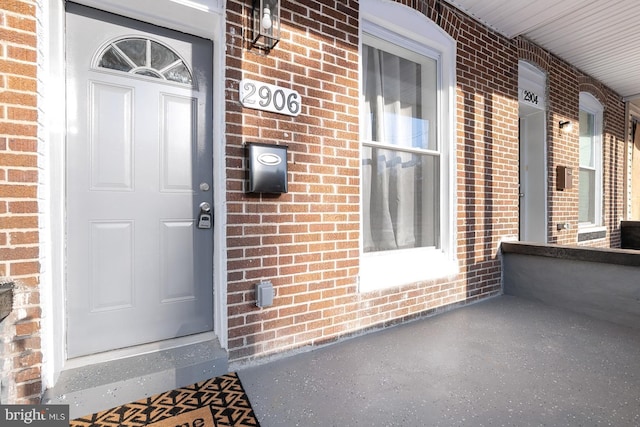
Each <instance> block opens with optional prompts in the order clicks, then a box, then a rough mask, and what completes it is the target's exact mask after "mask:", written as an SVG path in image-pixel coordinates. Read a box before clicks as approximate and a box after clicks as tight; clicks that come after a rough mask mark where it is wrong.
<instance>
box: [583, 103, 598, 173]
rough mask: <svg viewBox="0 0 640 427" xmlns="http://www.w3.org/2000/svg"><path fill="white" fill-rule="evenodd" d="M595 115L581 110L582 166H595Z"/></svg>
mask: <svg viewBox="0 0 640 427" xmlns="http://www.w3.org/2000/svg"><path fill="white" fill-rule="evenodd" d="M593 125H594V115H593V114H590V113H588V112H586V111H580V166H581V167H589V168H592V167H593V166H594V158H593V157H594V154H595V152H594V146H593V142H594V141H593V139H594V128H593Z"/></svg>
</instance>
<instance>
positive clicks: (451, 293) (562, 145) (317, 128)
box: [226, 0, 624, 361]
mask: <svg viewBox="0 0 640 427" xmlns="http://www.w3.org/2000/svg"><path fill="white" fill-rule="evenodd" d="M249 3H250V2H246V1H239V0H229V1H228V2H227V7H228V13H227V18H228V28H227V35H228V39H227V42H228V51H227V75H226V88H227V94H226V97H227V105H226V108H227V117H226V118H227V141H226V143H227V146H226V150H227V156H228V157H227V167H228V176H229V178H230V179H229V181H228V185H227V200H228V212H229V216H228V227H227V234H228V245H229V251H228V265H227V267H228V303H229V350H230V357H231V359H232V360H235V361H242V360H245V359H249V358H252V357H256V356H263V355H267V354H269V353H273V352H276V351H282V350H286V349H290V348H294V347H300V346H304V345H309V344H318V343H323V342H327V341H331V340H335V339H337V338H338V337H340V336H345V335H350V334H354V333H358V332H361V331H363V330H367V329H370V328H374V327H378V326H384V325H388V324H391V323H394V322H398V321H401V320H406V319H409V318H412V317H415V316H421V315H425V314H430V313H432V312H434V311H438V310H440V309H443V308H446V307H448V306H450V305H452V304H453V305H454V306H455V305H457V304H460V303H466V302H470V301H476V300H478V299H481V298H484V297H488V296H491V295H496V294H498V293H499V292H500V262H499V259H498V258H497V250H498V247H499V242H500V241H501V240H502V239H504V238H513V237H515V236H517V235H518V203H519V198H518V92H517V90H518V87H517V86H518V60H519V59H525V60H528V61H530V62H532V63H534V64H536V65H537V66H538V67H540V68H541V69H543V70H545V71H546V72H547V74H548V99H549V104H548V105H549V106H548V117H547V125H548V132H547V135H548V141H547V146H548V154H547V158H548V171H549V182H548V199H549V218H548V223H549V241H550V242H551V243H559V244H576V243H577V228H578V227H577V216H578V199H577V197H578V193H577V191H578V190H577V182H574V184H575V185H574V189H572V190H569V191H564V192H560V191H557V190H556V189H555V167H556V165H566V166H569V167H572V168H573V170H574V171H576V175H577V170H578V133H577V132H578V126H574V131H573V133H570V134H567V133H561V132H560V131H559V129H558V126H557V123H558V122H559V121H560V120H561V119H565V120H566V119H569V120H572V121H573V122H574V123H577V119H578V94H579V91H580V90H586V88H588V85H589V79H588V77H587V76H584V75H583V74H582V73H580V71H579V70H576V69H575V68H573V67H571V66H569V65H568V64H566V63H564V62H563V61H561V60H559V59H558V58H556V57H554V56H553V55H551V54H549V53H548V52H545V51H543V50H542V49H540V48H539V47H538V46H536V45H534V44H532V43H530V42H529V41H527V40H525V39H521V38H518V39H515V40H509V39H506V38H504V37H502V36H500V35H499V34H497V33H495V32H493V31H492V30H489V29H488V28H486V27H484V26H483V25H481V24H479V23H478V22H476V21H474V20H473V19H470V18H469V17H467V16H466V15H464V14H463V13H461V12H460V11H458V10H457V9H455V8H453V7H451V6H450V5H448V4H446V3H443V2H436V1H428V0H423V1H420V0H398V3H402V4H404V5H405V6H407V7H412V8H415V9H416V10H418V11H420V12H421V13H423V14H425V15H426V16H427V17H429V18H430V19H431V20H433V21H434V22H436V23H438V24H439V25H440V26H441V27H442V28H443V29H444V30H445V31H446V32H448V33H449V34H450V35H451V36H452V37H453V38H454V39H455V40H456V41H457V49H458V50H457V55H458V56H457V146H456V156H457V171H456V178H457V183H456V184H457V186H456V190H457V194H456V196H457V200H456V201H457V250H458V258H459V263H460V274H459V275H457V276H456V277H449V278H446V279H441V280H435V281H428V282H421V283H415V284H410V285H407V286H402V287H399V288H395V289H389V290H384V291H379V292H372V293H358V292H357V286H356V283H357V276H358V271H359V270H358V269H359V252H358V239H359V230H360V223H359V222H360V217H359V210H358V203H359V176H360V170H359V164H360V163H359V143H358V80H359V76H358V58H357V52H358V43H359V41H358V25H359V23H358V8H359V5H358V1H356V0H348V1H335V0H316V1H308V2H304V5H303V4H300V3H301V2H292V1H282V24H283V29H284V31H283V35H282V41H281V42H280V43H279V44H278V45H277V46H276V48H275V49H274V50H273V51H272V52H270V53H269V54H267V55H265V54H264V53H263V52H260V51H256V50H255V49H250V48H249V47H248V46H247V44H246V42H245V40H244V39H243V37H242V34H243V32H242V31H243V28H246V25H247V16H248V14H249V8H250V4H249ZM243 77H245V78H254V79H258V80H262V81H266V82H268V83H272V84H277V85H279V86H284V87H288V88H292V89H295V90H297V91H298V92H299V93H300V94H301V96H302V98H303V104H304V106H303V110H302V113H301V114H300V116H298V117H297V118H290V117H285V116H279V115H274V114H271V113H261V112H257V111H255V110H248V109H243V108H241V106H240V104H239V102H238V84H239V81H240V79H242V78H243ZM591 84H595V82H591ZM596 86H597V89H598V90H597V91H596V93H594V95H595V96H596V97H598V98H599V99H600V100H601V102H602V103H603V105H605V124H604V127H605V134H606V136H605V144H604V146H605V153H604V157H605V173H604V174H605V197H606V203H605V209H606V214H605V221H606V224H607V226H608V230H609V231H608V233H607V237H606V239H600V240H597V241H591V242H586V243H583V244H588V245H591V246H604V247H607V246H610V245H612V246H616V245H619V230H618V225H617V218H618V217H619V216H621V215H622V214H623V207H624V202H623V199H624V198H623V197H621V196H620V197H618V196H617V195H616V194H618V193H617V191H619V188H620V185H623V180H622V178H623V177H622V173H623V168H622V167H620V166H621V165H623V164H624V145H623V141H624V138H623V135H624V133H623V129H624V123H623V122H624V105H623V103H622V102H621V100H620V98H619V97H617V96H616V95H615V94H614V93H612V92H611V91H610V90H608V89H607V88H605V87H602V86H601V85H597V84H596ZM251 141H264V142H280V143H284V144H287V145H288V146H289V158H288V163H289V182H290V187H289V190H290V191H289V193H288V194H284V195H281V196H250V195H246V194H244V191H243V190H244V187H243V186H244V179H245V166H246V165H245V160H244V148H243V144H244V143H246V142H251ZM576 175H574V176H576ZM576 178H577V177H576ZM557 222H568V223H569V224H570V226H571V228H570V229H569V230H568V231H557V229H556V228H555V226H556V224H557ZM261 279H265V280H271V281H272V282H273V284H274V287H275V289H276V298H275V301H274V305H273V307H269V308H265V309H259V308H257V307H256V306H255V302H254V293H253V286H254V284H255V283H256V282H257V281H260V280H261Z"/></svg>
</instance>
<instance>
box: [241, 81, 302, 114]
mask: <svg viewBox="0 0 640 427" xmlns="http://www.w3.org/2000/svg"><path fill="white" fill-rule="evenodd" d="M240 103H241V104H242V105H243V106H244V107H247V108H254V109H256V110H263V111H271V112H272V113H280V114H286V115H288V116H297V115H298V114H300V95H299V94H298V92H296V91H295V90H292V89H286V88H283V87H278V86H274V85H270V84H268V83H262V82H258V81H255V80H251V79H242V80H241V81H240Z"/></svg>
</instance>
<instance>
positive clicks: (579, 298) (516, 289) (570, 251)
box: [501, 242, 640, 329]
mask: <svg viewBox="0 0 640 427" xmlns="http://www.w3.org/2000/svg"><path fill="white" fill-rule="evenodd" d="M501 252H502V267H503V268H502V285H503V291H504V293H505V294H507V295H514V296H519V297H523V298H529V299H533V300H537V301H541V302H544V303H545V304H548V305H551V306H555V307H558V308H562V309H566V310H570V311H573V312H577V313H581V314H585V315H588V316H590V317H594V318H596V319H600V320H606V321H609V322H613V323H616V324H619V325H624V326H628V327H631V328H634V329H640V279H639V278H640V251H634V250H627V249H594V248H582V247H567V246H554V245H541V244H531V243H520V242H508V243H503V244H502V245H501Z"/></svg>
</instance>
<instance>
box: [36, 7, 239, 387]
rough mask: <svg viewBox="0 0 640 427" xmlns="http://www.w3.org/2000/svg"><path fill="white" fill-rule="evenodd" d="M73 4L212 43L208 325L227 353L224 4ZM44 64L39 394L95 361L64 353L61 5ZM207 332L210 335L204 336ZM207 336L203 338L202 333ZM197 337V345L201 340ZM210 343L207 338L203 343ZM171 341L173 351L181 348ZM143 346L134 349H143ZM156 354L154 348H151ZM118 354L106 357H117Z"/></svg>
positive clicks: (48, 15)
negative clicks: (64, 373)
mask: <svg viewBox="0 0 640 427" xmlns="http://www.w3.org/2000/svg"><path fill="white" fill-rule="evenodd" d="M75 2H76V3H78V4H81V5H85V6H89V7H95V8H97V9H101V10H104V11H107V12H111V13H115V14H119V15H122V16H126V17H129V18H133V19H138V20H140V21H143V22H148V23H150V24H154V25H158V26H162V27H166V28H169V29H172V30H177V31H181V32H185V33H187V34H192V35H194V36H198V37H202V38H206V39H208V40H211V41H212V42H213V76H212V79H213V80H212V88H213V122H212V126H213V171H212V173H213V176H212V177H211V178H212V182H213V203H214V206H213V209H214V213H215V214H216V216H217V218H218V221H215V223H214V227H213V236H214V237H213V240H214V241H213V247H214V252H213V272H212V275H213V288H214V289H213V293H214V302H213V305H214V307H213V313H214V319H213V325H214V334H215V336H216V337H217V338H218V340H219V341H220V344H221V345H222V347H223V348H227V341H228V335H227V303H226V300H227V291H226V229H225V227H224V224H225V223H226V221H225V220H224V218H225V217H226V203H225V198H226V191H225V185H224V182H225V180H224V177H225V169H224V144H223V142H224V132H225V128H224V110H225V108H224V107H225V97H224V93H225V91H224V61H225V54H224V52H225V49H224V40H225V33H224V31H225V20H224V1H223V0H194V1H190V2H185V3H184V4H182V3H178V2H174V1H171V0H138V1H136V2H135V4H133V3H131V2H130V0H76V1H75ZM43 15H44V20H45V26H46V28H45V33H46V34H47V35H48V44H47V46H46V47H45V49H44V50H45V61H44V64H43V65H41V67H42V71H44V73H43V74H44V75H45V76H46V77H45V79H46V80H45V81H46V84H45V86H46V95H45V96H44V97H43V98H42V99H41V100H40V102H41V103H42V105H43V107H42V108H43V110H44V111H45V112H46V119H45V125H44V130H43V133H42V138H43V140H45V141H47V143H46V144H45V146H47V147H48V148H49V152H48V153H46V154H45V156H44V159H45V160H46V161H47V165H46V169H47V172H48V177H47V179H46V185H45V186H44V187H45V189H46V192H45V193H44V194H45V196H44V197H43V199H44V200H43V202H42V204H43V207H44V209H43V211H44V212H45V213H44V214H43V215H42V216H41V220H43V227H42V231H41V235H42V236H41V239H40V240H41V242H43V245H42V248H41V259H42V267H41V306H42V309H43V315H42V319H43V322H42V352H43V356H44V357H43V367H42V380H43V386H44V388H49V387H52V386H53V385H54V384H55V382H56V381H57V378H58V377H59V375H60V373H61V372H62V371H63V370H64V369H69V368H71V367H77V366H79V365H78V363H79V364H80V365H86V364H91V363H96V360H94V359H92V358H91V357H89V358H86V359H83V360H82V361H80V362H74V363H69V362H68V361H67V355H66V319H67V317H66V304H65V292H66V283H65V267H64V266H65V235H66V230H65V227H64V224H65V200H66V194H65V191H64V189H65V170H66V163H65V148H66V142H65V141H66V131H65V126H61V125H60V123H66V118H65V109H63V108H59V102H60V100H61V99H65V92H66V87H65V54H64V52H65V46H64V38H65V32H64V31H65V30H64V29H65V0H51V1H49V2H45V3H44V5H43ZM209 334H210V333H209ZM203 335H206V334H203ZM206 339H207V338H206V337H203V338H202V340H206ZM209 339H210V337H209ZM182 343H183V341H180V340H177V341H176V342H175V343H173V346H178V345H182ZM149 350H150V349H149V348H141V349H140V350H139V351H140V352H144V351H149ZM155 350H159V349H158V348H157V345H156V346H155ZM125 355H126V354H124V353H122V351H119V352H117V354H112V355H111V356H113V357H118V356H119V357H123V356H125Z"/></svg>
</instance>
